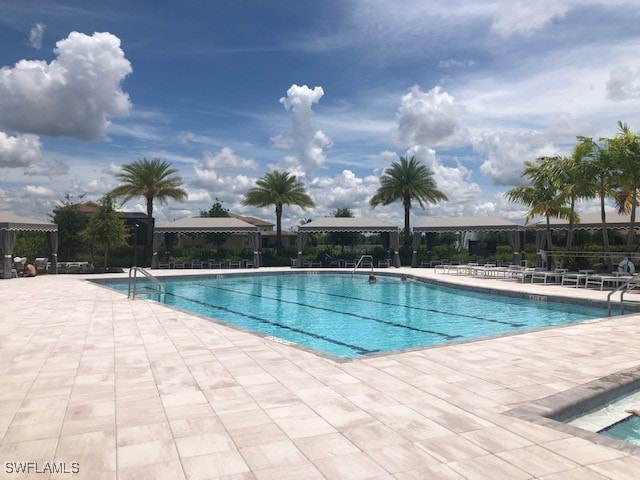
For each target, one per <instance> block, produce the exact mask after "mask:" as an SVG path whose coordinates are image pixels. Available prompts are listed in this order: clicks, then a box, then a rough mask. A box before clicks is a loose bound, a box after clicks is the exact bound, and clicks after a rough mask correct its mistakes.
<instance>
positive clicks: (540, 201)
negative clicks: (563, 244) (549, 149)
mask: <svg viewBox="0 0 640 480" xmlns="http://www.w3.org/2000/svg"><path fill="white" fill-rule="evenodd" d="M556 163H557V157H541V158H538V159H536V161H535V162H529V161H527V162H524V166H525V169H524V172H523V173H522V177H526V178H527V179H528V180H529V182H530V185H525V186H522V187H515V188H512V189H511V190H508V191H506V192H505V196H506V197H507V199H508V200H509V201H511V202H517V203H520V204H522V205H524V206H526V207H529V208H530V210H529V212H528V213H527V216H526V221H527V222H529V220H531V219H532V218H534V217H537V216H544V217H545V219H546V230H547V248H551V217H558V218H566V219H569V218H570V217H571V215H572V211H571V209H570V208H567V207H566V206H565V203H566V198H565V196H564V195H563V194H562V191H561V189H560V188H559V187H558V178H557V175H556V173H557V167H556V165H555V164H556ZM573 215H575V212H573Z"/></svg>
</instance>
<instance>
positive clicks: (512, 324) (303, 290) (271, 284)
mask: <svg viewBox="0 0 640 480" xmlns="http://www.w3.org/2000/svg"><path fill="white" fill-rule="evenodd" d="M238 283H244V284H248V285H261V286H269V287H274V288H279V289H281V290H292V291H297V292H307V293H316V294H318V295H326V296H328V297H336V298H345V299H348V300H359V301H362V302H368V303H377V304H379V305H387V306H390V307H401V308H405V309H407V310H419V311H423V312H431V313H441V314H444V315H449V316H453V317H462V318H471V319H474V320H482V321H485V322H491V323H498V324H501V325H509V326H510V327H514V328H520V327H526V325H525V324H524V323H515V322H504V321H502V320H495V319H492V318H485V317H480V316H476V315H465V314H463V313H455V312H447V311H445V310H436V309H434V308H425V307H414V306H412V305H403V304H401V303H391V302H384V301H382V300H371V299H368V298H361V297H353V296H350V295H340V294H338V293H326V292H320V291H318V290H310V289H308V288H294V287H284V286H282V285H276V284H273V283H258V282H249V281H247V280H240V281H239V282H238ZM234 291H235V290H234Z"/></svg>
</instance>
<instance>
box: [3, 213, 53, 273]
mask: <svg viewBox="0 0 640 480" xmlns="http://www.w3.org/2000/svg"><path fill="white" fill-rule="evenodd" d="M29 231H31V232H34V231H35V232H47V242H48V243H49V250H50V252H51V272H52V273H58V225H56V224H55V223H49V222H42V221H40V220H34V219H32V218H26V217H19V216H18V215H14V214H12V213H8V212H0V246H2V253H3V254H4V261H3V268H4V275H3V276H4V278H11V266H12V258H13V248H14V247H15V244H16V234H17V232H29Z"/></svg>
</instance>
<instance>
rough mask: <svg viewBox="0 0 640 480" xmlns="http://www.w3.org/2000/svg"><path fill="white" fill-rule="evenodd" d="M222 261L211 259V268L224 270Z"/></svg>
mask: <svg viewBox="0 0 640 480" xmlns="http://www.w3.org/2000/svg"><path fill="white" fill-rule="evenodd" d="M222 263H223V262H222V260H216V259H215V258H210V259H209V268H222Z"/></svg>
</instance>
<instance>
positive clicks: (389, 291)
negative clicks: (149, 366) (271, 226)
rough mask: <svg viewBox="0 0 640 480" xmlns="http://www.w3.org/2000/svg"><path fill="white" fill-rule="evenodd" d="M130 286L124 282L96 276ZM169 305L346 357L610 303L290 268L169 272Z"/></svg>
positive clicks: (561, 319)
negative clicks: (371, 280) (545, 299)
mask: <svg viewBox="0 0 640 480" xmlns="http://www.w3.org/2000/svg"><path fill="white" fill-rule="evenodd" d="M99 283H102V284H105V285H107V286H109V287H112V288H115V289H118V290H121V291H125V292H126V290H127V281H126V280H124V281H117V282H114V281H104V282H99ZM162 283H163V284H164V285H165V286H166V290H167V295H166V303H167V304H168V305H173V306H175V307H178V308H180V309H183V310H187V311H190V312H193V313H196V314H200V315H204V316H207V317H209V318H213V319H218V320H221V321H223V322H225V323H229V324H232V325H236V326H239V327H243V328H246V329H249V330H252V331H255V332H259V333H261V334H263V335H267V336H273V337H277V338H278V339H282V340H284V341H287V342H293V343H295V344H299V345H302V346H305V347H308V348H311V349H314V350H319V351H321V352H325V353H328V354H330V355H335V356H338V357H343V358H352V357H358V356H362V355H368V354H374V353H380V352H390V351H395V350H403V349H407V348H413V347H421V346H427V345H437V344H442V343H447V342H454V341H461V340H471V339H479V338H485V337H489V336H493V335H499V334H508V333H513V332H519V331H525V330H532V329H536V328H542V327H549V326H556V325H565V324H570V323H576V322H581V321H585V320H589V319H594V318H599V317H605V316H606V315H607V311H606V309H600V308H594V307H587V306H581V305H569V304H564V303H556V302H534V301H530V300H527V299H521V298H514V297H504V296H497V295H488V294H484V293H478V292H472V291H467V290H461V289H459V288H458V289H453V288H447V287H440V286H434V285H430V284H426V283H423V282H417V281H402V280H401V279H400V278H398V277H391V276H379V277H378V281H377V282H376V283H375V284H369V283H368V281H367V277H366V276H362V275H355V276H351V275H345V274H317V273H316V274H312V273H304V274H300V273H292V274H280V275H273V274H268V275H262V274H251V275H244V276H237V275H234V276H225V275H214V276H198V277H182V278H164V279H162Z"/></svg>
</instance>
